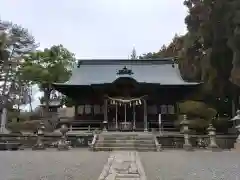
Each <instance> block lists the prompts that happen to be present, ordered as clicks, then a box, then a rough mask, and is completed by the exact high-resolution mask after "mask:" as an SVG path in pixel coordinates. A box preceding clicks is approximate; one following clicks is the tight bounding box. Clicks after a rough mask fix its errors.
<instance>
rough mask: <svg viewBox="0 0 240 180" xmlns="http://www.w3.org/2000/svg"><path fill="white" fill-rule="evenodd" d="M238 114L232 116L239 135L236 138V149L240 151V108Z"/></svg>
mask: <svg viewBox="0 0 240 180" xmlns="http://www.w3.org/2000/svg"><path fill="white" fill-rule="evenodd" d="M236 113H237V115H236V116H235V117H234V118H232V121H235V124H236V126H235V128H236V129H237V131H238V137H237V139H236V142H235V143H234V149H235V150H237V151H240V110H237V112H236Z"/></svg>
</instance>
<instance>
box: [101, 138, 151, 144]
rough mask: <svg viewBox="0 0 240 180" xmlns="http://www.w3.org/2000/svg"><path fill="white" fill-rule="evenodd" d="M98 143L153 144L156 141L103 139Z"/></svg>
mask: <svg viewBox="0 0 240 180" xmlns="http://www.w3.org/2000/svg"><path fill="white" fill-rule="evenodd" d="M98 142H107V143H139V144H142V143H144V144H152V143H154V141H153V140H152V139H151V140H146V141H144V140H119V139H115V140H106V139H103V140H98Z"/></svg>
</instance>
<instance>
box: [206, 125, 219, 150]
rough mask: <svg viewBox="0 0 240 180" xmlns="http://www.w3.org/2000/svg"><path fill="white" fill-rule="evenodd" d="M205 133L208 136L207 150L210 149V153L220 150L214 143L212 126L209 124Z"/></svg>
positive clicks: (214, 133)
mask: <svg viewBox="0 0 240 180" xmlns="http://www.w3.org/2000/svg"><path fill="white" fill-rule="evenodd" d="M207 131H208V136H209V145H208V149H210V150H212V151H219V150H220V148H219V147H218V145H217V143H216V129H215V128H214V127H213V125H212V124H209V127H208V128H207Z"/></svg>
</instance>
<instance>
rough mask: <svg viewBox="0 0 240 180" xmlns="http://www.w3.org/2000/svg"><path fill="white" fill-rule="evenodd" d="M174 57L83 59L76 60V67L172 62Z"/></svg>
mask: <svg viewBox="0 0 240 180" xmlns="http://www.w3.org/2000/svg"><path fill="white" fill-rule="evenodd" d="M174 63H175V60H174V58H161V59H136V60H131V59H88V60H87V59H83V60H80V59H79V60H78V67H79V66H80V65H125V64H126V65H137V64H139V65H145V64H174Z"/></svg>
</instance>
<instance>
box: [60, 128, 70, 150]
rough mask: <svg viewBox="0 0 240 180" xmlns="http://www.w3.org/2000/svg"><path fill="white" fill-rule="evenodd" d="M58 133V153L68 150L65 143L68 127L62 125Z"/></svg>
mask: <svg viewBox="0 0 240 180" xmlns="http://www.w3.org/2000/svg"><path fill="white" fill-rule="evenodd" d="M60 132H61V134H62V136H61V138H60V140H59V141H58V147H57V148H58V150H60V151H65V150H69V149H70V147H69V144H68V142H67V132H68V127H67V126H66V125H65V124H63V125H62V126H61V129H60Z"/></svg>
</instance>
